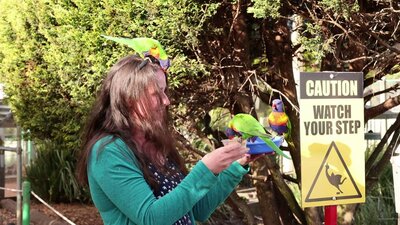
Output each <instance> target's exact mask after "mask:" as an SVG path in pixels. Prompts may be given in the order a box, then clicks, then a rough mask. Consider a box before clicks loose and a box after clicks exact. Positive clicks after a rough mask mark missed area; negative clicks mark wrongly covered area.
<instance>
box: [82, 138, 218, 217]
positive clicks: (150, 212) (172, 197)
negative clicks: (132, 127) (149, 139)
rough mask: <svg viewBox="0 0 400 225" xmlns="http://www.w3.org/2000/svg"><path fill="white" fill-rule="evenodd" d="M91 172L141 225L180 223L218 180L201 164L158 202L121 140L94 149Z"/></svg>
mask: <svg viewBox="0 0 400 225" xmlns="http://www.w3.org/2000/svg"><path fill="white" fill-rule="evenodd" d="M116 142H118V144H116ZM88 173H89V178H90V180H91V182H95V183H96V184H97V185H98V186H99V187H100V188H101V190H102V192H103V193H104V194H105V195H106V197H107V198H108V199H109V200H110V201H111V202H112V203H113V204H114V205H115V206H116V207H117V208H118V209H119V210H120V211H121V212H122V213H123V214H124V215H126V216H127V217H128V218H129V219H130V220H131V221H132V222H133V223H135V224H141V225H147V224H149V225H154V224H157V225H162V224H168V225H170V224H172V223H174V222H176V221H177V220H178V219H179V218H181V217H182V216H184V215H185V214H187V213H188V212H189V211H190V210H192V208H193V206H194V205H195V204H196V203H197V202H198V201H199V200H200V199H202V198H203V197H204V196H205V195H206V194H207V193H208V192H209V191H210V188H212V187H213V186H214V185H215V184H216V183H217V180H218V178H217V177H216V176H215V175H214V174H213V173H212V172H211V171H210V170H209V169H208V168H207V167H206V166H205V165H204V163H203V162H201V161H200V162H199V163H197V165H196V166H195V167H194V168H193V169H192V170H191V172H190V173H189V174H188V175H187V176H186V178H185V179H183V180H182V182H181V183H180V184H179V185H178V186H177V187H176V188H175V189H173V190H172V191H171V192H170V193H168V194H166V195H165V196H163V197H161V198H160V199H156V198H155V196H154V194H153V192H152V190H151V189H150V187H149V185H148V184H147V183H146V181H145V179H144V177H143V173H142V171H141V170H140V169H139V167H138V162H137V160H136V158H135V156H134V155H133V153H132V152H131V151H130V150H129V149H128V148H127V146H126V145H125V144H123V142H122V141H118V140H117V141H115V142H112V143H110V144H108V145H106V146H105V148H104V149H103V150H102V151H101V152H100V153H99V154H97V149H96V148H94V150H93V152H92V157H91V160H90V163H89V168H88ZM102 197H103V196H102ZM100 210H101V209H100Z"/></svg>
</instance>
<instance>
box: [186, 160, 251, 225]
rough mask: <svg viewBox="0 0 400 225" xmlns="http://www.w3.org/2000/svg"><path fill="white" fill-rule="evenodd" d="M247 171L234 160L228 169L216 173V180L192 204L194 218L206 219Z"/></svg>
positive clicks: (201, 220)
mask: <svg viewBox="0 0 400 225" xmlns="http://www.w3.org/2000/svg"><path fill="white" fill-rule="evenodd" d="M248 171H249V170H248V167H247V169H245V168H244V167H243V166H242V165H240V164H239V163H238V162H234V163H232V165H231V166H230V167H229V168H228V169H226V170H224V171H223V172H222V173H220V174H219V175H218V182H217V183H216V184H215V185H214V186H213V187H212V188H211V189H210V191H209V192H208V193H207V194H206V195H205V196H204V197H203V198H202V199H201V200H200V201H199V202H198V203H196V205H195V206H194V208H193V215H194V217H195V219H196V220H197V221H200V222H204V221H206V220H207V219H208V218H209V217H210V215H211V214H212V213H213V212H214V210H215V209H216V208H217V207H218V206H219V205H220V204H221V203H222V202H223V201H224V200H225V199H226V198H227V197H228V196H229V194H230V193H231V192H232V191H233V190H234V189H235V187H236V186H237V185H238V184H239V182H240V181H241V180H242V177H243V176H244V175H245V174H246V173H248Z"/></svg>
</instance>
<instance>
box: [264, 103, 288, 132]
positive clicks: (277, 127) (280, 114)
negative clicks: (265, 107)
mask: <svg viewBox="0 0 400 225" xmlns="http://www.w3.org/2000/svg"><path fill="white" fill-rule="evenodd" d="M268 123H269V126H270V127H271V129H272V130H273V131H275V132H276V133H277V134H278V135H281V136H282V135H284V134H287V136H290V131H291V124H290V120H289V117H288V116H287V114H286V113H285V111H284V110H283V102H282V100H280V99H274V100H273V101H272V112H271V113H270V114H269V115H268ZM285 136H286V135H285Z"/></svg>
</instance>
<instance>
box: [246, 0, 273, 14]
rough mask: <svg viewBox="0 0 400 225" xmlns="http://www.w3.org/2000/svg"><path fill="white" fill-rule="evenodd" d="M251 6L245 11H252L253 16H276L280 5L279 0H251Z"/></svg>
mask: <svg viewBox="0 0 400 225" xmlns="http://www.w3.org/2000/svg"><path fill="white" fill-rule="evenodd" d="M252 2H253V3H254V5H253V6H251V7H249V8H248V10H247V12H248V13H253V14H254V17H255V18H267V17H271V18H277V17H278V16H279V15H280V14H279V9H280V7H281V1H280V0H252Z"/></svg>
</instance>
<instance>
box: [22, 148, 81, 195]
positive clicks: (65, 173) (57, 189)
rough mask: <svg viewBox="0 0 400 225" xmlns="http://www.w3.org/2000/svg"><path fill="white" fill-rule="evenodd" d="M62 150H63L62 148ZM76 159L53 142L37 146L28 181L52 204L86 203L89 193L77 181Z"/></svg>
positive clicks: (29, 167) (28, 168)
mask: <svg viewBox="0 0 400 225" xmlns="http://www.w3.org/2000/svg"><path fill="white" fill-rule="evenodd" d="M61 149H62V148H61ZM74 164H75V157H74V155H73V154H72V153H71V152H70V151H65V150H60V146H58V145H55V144H53V143H52V142H45V143H42V144H40V145H37V157H36V159H35V160H34V161H33V162H32V164H31V165H30V166H28V167H27V168H26V179H27V180H29V181H30V182H31V184H32V190H33V191H34V192H35V193H36V194H38V195H39V196H40V197H41V198H44V199H46V200H48V201H52V202H66V201H69V202H72V201H76V200H80V201H86V200H88V199H89V193H88V192H87V191H86V190H84V189H81V188H80V187H79V185H78V183H77V181H76V179H75V175H74V168H75V166H74Z"/></svg>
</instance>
